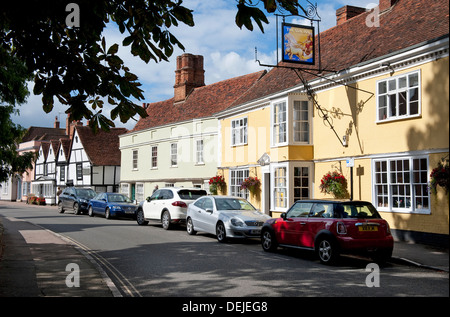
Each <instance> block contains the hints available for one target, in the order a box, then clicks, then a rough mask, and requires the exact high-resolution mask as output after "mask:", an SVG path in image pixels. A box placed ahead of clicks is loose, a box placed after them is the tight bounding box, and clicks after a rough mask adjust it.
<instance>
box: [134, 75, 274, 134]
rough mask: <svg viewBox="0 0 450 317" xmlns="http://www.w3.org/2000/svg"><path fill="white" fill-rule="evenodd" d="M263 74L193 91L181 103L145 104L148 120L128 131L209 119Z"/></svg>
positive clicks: (172, 100) (161, 102)
mask: <svg viewBox="0 0 450 317" xmlns="http://www.w3.org/2000/svg"><path fill="white" fill-rule="evenodd" d="M265 73H266V72H265V71H259V72H256V73H251V74H248V75H243V76H239V77H235V78H231V79H227V80H223V81H220V82H217V83H214V84H210V85H206V86H203V87H199V88H195V89H194V90H193V91H192V92H191V94H190V95H189V96H188V97H187V98H186V100H185V101H184V102H179V103H174V98H171V99H168V100H164V101H160V102H154V103H150V104H147V113H148V117H147V118H141V119H140V120H139V121H138V123H137V124H136V126H135V127H134V129H133V130H131V131H132V132H135V131H139V130H144V129H148V128H152V127H158V126H162V125H166V124H170V123H176V122H183V121H186V120H192V119H198V118H205V117H210V116H212V115H213V114H214V113H217V112H219V111H222V110H224V109H226V108H227V107H229V106H230V105H231V104H232V103H233V102H234V101H235V100H236V99H237V98H238V97H239V96H241V95H242V94H243V93H245V92H246V91H247V90H248V89H249V88H251V87H252V86H253V85H254V84H255V83H257V82H258V80H260V78H261V77H263V76H264V74H265Z"/></svg>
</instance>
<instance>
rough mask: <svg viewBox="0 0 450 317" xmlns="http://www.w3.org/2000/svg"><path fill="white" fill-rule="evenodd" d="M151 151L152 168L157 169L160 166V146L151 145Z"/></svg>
mask: <svg viewBox="0 0 450 317" xmlns="http://www.w3.org/2000/svg"><path fill="white" fill-rule="evenodd" d="M154 150H155V151H154ZM150 151H151V159H150V164H151V169H157V168H158V146H157V145H153V146H152V147H151V149H150Z"/></svg>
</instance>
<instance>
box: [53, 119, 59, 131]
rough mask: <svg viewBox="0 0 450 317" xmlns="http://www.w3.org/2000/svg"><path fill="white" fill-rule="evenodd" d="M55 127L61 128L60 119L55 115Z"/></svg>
mask: <svg viewBox="0 0 450 317" xmlns="http://www.w3.org/2000/svg"><path fill="white" fill-rule="evenodd" d="M53 127H54V128H55V129H59V121H58V117H57V116H56V117H55V123H54V125H53Z"/></svg>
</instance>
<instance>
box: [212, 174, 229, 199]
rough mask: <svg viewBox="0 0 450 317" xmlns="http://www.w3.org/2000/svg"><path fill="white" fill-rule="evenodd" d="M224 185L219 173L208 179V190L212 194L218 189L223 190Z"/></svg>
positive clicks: (215, 193)
mask: <svg viewBox="0 0 450 317" xmlns="http://www.w3.org/2000/svg"><path fill="white" fill-rule="evenodd" d="M225 186H226V183H225V179H224V178H223V176H221V175H218V176H214V177H211V178H210V179H209V191H210V193H211V194H212V195H217V193H218V190H219V189H220V191H221V192H223V190H224V188H225Z"/></svg>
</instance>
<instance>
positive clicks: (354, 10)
mask: <svg viewBox="0 0 450 317" xmlns="http://www.w3.org/2000/svg"><path fill="white" fill-rule="evenodd" d="M380 1H382V0H380ZM364 12H366V9H364V8H360V7H354V6H344V7H342V8H339V9H337V10H336V25H341V24H342V23H344V22H346V21H348V20H349V19H351V18H353V17H355V16H357V15H360V14H361V13H364Z"/></svg>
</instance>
